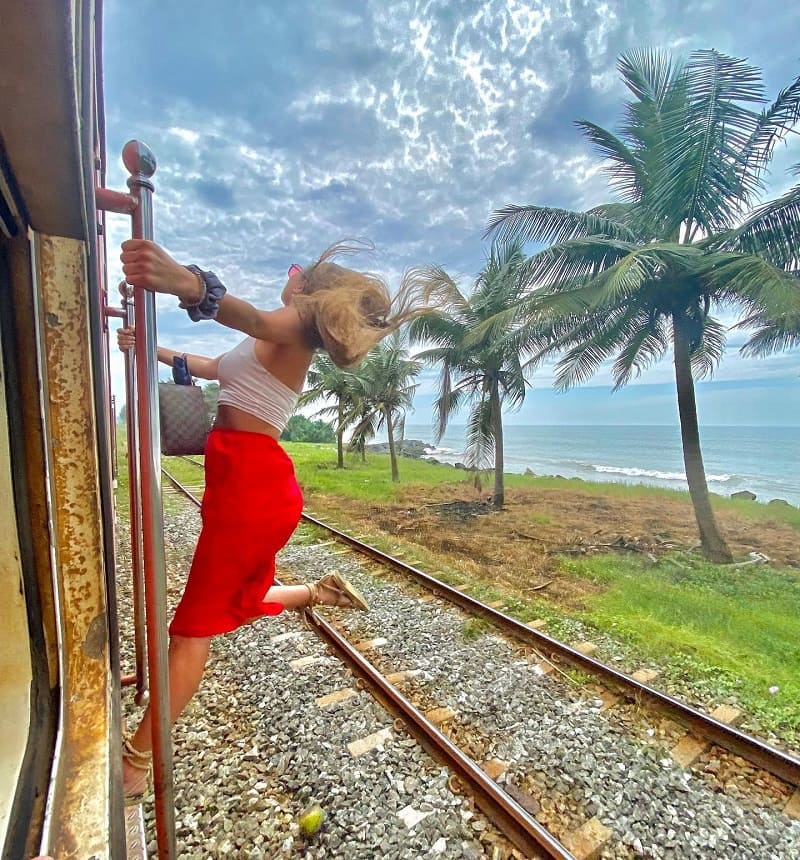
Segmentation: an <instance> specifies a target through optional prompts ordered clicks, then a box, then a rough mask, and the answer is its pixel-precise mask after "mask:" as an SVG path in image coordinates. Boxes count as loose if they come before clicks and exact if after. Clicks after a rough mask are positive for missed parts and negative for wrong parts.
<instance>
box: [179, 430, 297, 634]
mask: <svg viewBox="0 0 800 860" xmlns="http://www.w3.org/2000/svg"><path fill="white" fill-rule="evenodd" d="M205 461H206V462H205V471H206V489H205V494H204V496H203V506H202V508H201V516H202V519H203V528H202V531H201V532H200V539H199V541H198V543H197V548H196V549H195V553H194V559H193V561H192V568H191V570H190V571H189V579H188V581H187V583H186V588H185V590H184V592H183V597H182V598H181V601H180V603H179V604H178V608H177V609H176V610H175V615H174V617H173V619H172V623H171V624H170V627H169V632H170V634H175V635H177V636H194V637H205V636H215V635H217V634H219V633H228V632H230V631H231V630H235V629H236V628H237V627H241V625H242V624H245V623H247V622H248V621H250V620H252V619H254V618H257V617H259V616H261V615H277V614H278V613H279V612H281V611H282V610H283V608H284V607H283V604H281V603H265V602H264V594H265V592H266V591H267V589H268V588H269V587H270V586H271V585H272V583H273V580H274V579H275V556H276V554H277V552H278V550H280V549H281V547H283V546H284V545H285V544H286V542H287V541H288V540H289V538H290V537H291V535H292V532H293V531H294V530H295V528H296V527H297V523H298V522H299V521H300V514H301V512H302V509H303V495H302V493H301V491H300V487H299V486H298V484H297V480H296V479H295V475H294V466H293V465H292V461H291V460H290V459H289V456H288V455H287V454H286V452H285V451H284V450H283V448H281V446H280V445H279V444H278V443H277V442H276V441H275V440H274V439H273V438H271V437H270V436H265V435H263V434H262V433H248V432H244V431H240V430H212V431H211V433H210V434H209V436H208V442H207V443H206V451H205Z"/></svg>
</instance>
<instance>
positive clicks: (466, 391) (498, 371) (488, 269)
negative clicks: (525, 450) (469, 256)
mask: <svg viewBox="0 0 800 860" xmlns="http://www.w3.org/2000/svg"><path fill="white" fill-rule="evenodd" d="M524 273H525V256H524V254H523V253H522V248H521V246H520V244H519V243H511V244H505V243H496V244H494V245H492V247H491V249H490V252H489V257H488V259H487V261H486V266H485V267H484V269H483V271H482V272H481V273H480V274H479V275H478V277H477V279H476V281H475V284H474V286H473V290H472V292H471V294H470V295H469V296H465V295H464V294H463V293H462V292H461V291H460V290H459V289H458V286H457V285H456V283H455V282H454V281H453V280H452V279H451V278H450V276H449V275H448V274H447V273H446V272H445V271H444V270H442V269H439V268H433V269H431V270H430V271H429V279H430V283H431V288H432V291H435V292H437V293H438V294H439V295H441V296H442V297H443V298H444V299H445V300H446V301H447V303H448V304H447V312H446V313H444V312H435V313H431V314H426V315H425V316H422V317H420V318H419V319H416V320H414V322H412V323H411V336H412V338H413V339H415V340H417V341H424V342H429V343H433V344H434V346H433V347H431V348H429V349H426V350H425V351H424V352H421V353H419V354H418V356H417V358H419V359H421V360H423V361H425V362H427V363H430V364H441V374H440V377H439V396H438V398H437V400H436V404H435V407H434V408H435V411H436V429H435V433H436V440H437V442H438V441H439V440H440V439H441V438H442V436H443V435H444V433H445V431H446V429H447V423H448V421H449V420H450V417H451V416H452V414H453V413H454V412H457V411H458V409H459V408H460V407H461V406H462V405H463V404H464V403H465V402H467V403H470V404H471V407H470V413H469V419H468V422H467V440H466V441H467V447H466V452H465V453H466V459H467V465H468V466H469V467H470V468H472V469H482V468H485V467H486V466H487V465H488V464H489V463H490V462H491V460H492V458H493V459H494V493H493V496H492V501H493V504H494V506H495V507H496V508H498V509H499V508H502V507H503V504H504V502H505V484H504V476H503V469H504V461H503V415H502V410H503V406H504V405H505V404H508V405H510V406H512V407H519V406H520V405H521V404H522V403H523V401H524V400H525V389H526V384H527V383H526V379H525V371H524V369H523V367H522V364H521V356H522V355H523V354H524V353H525V352H526V351H527V350H528V349H529V348H530V346H531V339H530V334H529V333H528V332H525V331H524V330H521V329H520V327H519V325H518V324H517V312H518V310H519V306H520V302H521V300H522V298H523V297H524V295H525V290H526V286H527V280H526V279H525V278H524V277H523V275H524Z"/></svg>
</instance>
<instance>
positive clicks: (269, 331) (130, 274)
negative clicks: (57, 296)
mask: <svg viewBox="0 0 800 860" xmlns="http://www.w3.org/2000/svg"><path fill="white" fill-rule="evenodd" d="M120 259H121V260H122V271H123V272H124V273H125V280H126V281H127V282H128V283H129V284H131V285H133V286H134V287H142V288H143V289H145V290H149V291H150V292H154V293H167V294H169V295H173V296H177V297H178V298H179V299H180V300H181V302H183V304H184V305H187V306H188V305H193V304H196V303H197V302H198V301H200V300H201V299H202V298H203V295H204V293H205V290H204V288H203V286H202V284H201V282H200V279H199V278H198V277H197V275H196V274H194V273H193V272H191V271H189V270H188V269H187V268H186V267H185V266H182V265H181V264H180V263H177V262H176V261H175V260H173V259H172V257H170V255H169V254H168V253H167V252H166V251H165V250H164V249H163V248H161V247H160V246H159V245H156V243H155V242H150V241H148V240H146V239H128V241H126V242H123V243H122V254H121V256H120ZM216 320H217V322H219V323H222V325H224V326H227V327H228V328H232V329H236V330H237V331H240V332H243V333H244V334H248V335H250V336H251V337H255V338H258V339H259V340H268V341H271V342H272V343H297V342H301V341H302V340H303V338H304V333H303V326H302V323H301V321H300V315H299V314H298V313H297V311H296V310H295V308H293V307H291V306H290V307H283V308H278V309H277V310H274V311H262V310H259V309H258V308H256V307H254V306H253V305H251V304H250V303H249V302H246V301H244V300H243V299H238V298H236V296H232V295H231V294H230V293H226V294H225V295H224V296H223V297H222V298H221V299H219V309H218V311H217V316H216Z"/></svg>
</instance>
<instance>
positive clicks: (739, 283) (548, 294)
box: [487, 50, 800, 562]
mask: <svg viewBox="0 0 800 860" xmlns="http://www.w3.org/2000/svg"><path fill="white" fill-rule="evenodd" d="M618 67H619V70H620V72H621V73H622V77H623V79H624V82H625V84H626V85H627V87H628V89H629V90H630V91H631V92H632V94H633V99H632V100H630V101H629V102H628V103H627V104H626V107H625V112H624V121H623V124H622V127H621V129H620V132H619V134H618V135H615V134H613V133H611V132H609V131H606V130H605V129H603V128H601V127H599V126H597V125H595V124H594V123H591V122H588V121H585V120H581V121H579V122H578V123H577V125H578V127H579V128H580V129H581V130H582V131H583V133H584V134H585V135H586V136H587V137H588V138H589V140H590V141H591V142H592V143H593V144H594V146H595V147H596V148H597V149H598V150H599V152H600V154H601V155H602V156H603V157H604V159H605V161H606V169H607V172H608V174H609V175H610V178H611V185H612V187H613V188H614V189H615V190H616V192H617V193H618V195H619V197H620V198H621V200H620V201H618V202H614V203H611V204H607V205H604V206H598V207H596V208H594V209H590V210H589V211H588V212H575V211H568V210H563V209H555V208H553V207H548V206H509V207H507V208H505V209H502V210H500V211H498V212H495V213H494V215H493V216H492V219H491V221H490V223H489V227H488V230H487V232H488V233H489V234H492V235H498V236H503V237H509V236H511V237H514V238H517V239H520V240H522V241H536V242H542V243H552V244H550V247H548V248H546V249H545V250H543V251H541V252H540V253H538V254H536V255H534V256H533V257H532V258H531V259H530V262H529V266H528V277H529V279H530V280H529V283H531V284H536V285H537V288H536V289H535V290H534V292H533V299H532V301H531V302H530V303H529V306H528V309H529V311H530V312H531V314H532V317H533V318H535V319H536V323H537V325H541V323H542V320H548V319H549V320H550V324H551V330H550V334H551V337H552V341H551V344H550V347H549V349H548V350H546V351H545V352H552V353H555V352H559V353H562V352H563V353H564V354H563V357H562V359H561V360H560V362H559V364H558V365H557V370H558V375H557V379H556V384H557V386H558V387H561V388H568V387H570V386H571V385H574V384H576V383H580V382H582V381H584V380H585V379H587V378H588V377H590V376H591V375H592V374H593V373H595V371H596V370H597V369H598V368H599V367H600V366H601V364H602V363H603V362H604V361H606V360H607V359H609V358H611V357H612V356H614V355H615V354H616V361H615V363H614V367H613V374H614V381H615V388H618V387H620V386H622V385H624V384H625V383H627V382H628V381H629V380H630V379H631V378H632V377H633V376H635V375H638V374H639V373H641V371H642V370H644V369H645V368H646V367H648V366H649V365H650V364H652V363H653V362H655V361H657V360H658V359H660V358H661V357H662V356H663V355H664V354H665V353H666V351H667V350H668V348H669V346H670V343H671V345H672V351H673V358H674V366H675V382H676V388H677V400H678V412H679V417H680V426H681V438H682V444H683V456H684V464H685V468H686V478H687V482H688V485H689V493H690V496H691V500H692V504H693V506H694V511H695V517H696V520H697V525H698V528H699V531H700V540H701V545H702V549H703V552H704V554H705V555H706V557H707V558H709V559H710V560H712V561H717V562H729V561H731V553H730V550H729V549H728V547H727V544H726V543H725V540H724V538H723V537H722V534H721V533H720V530H719V528H718V526H717V523H716V520H715V518H714V513H713V511H712V508H711V504H710V501H709V495H708V487H707V484H706V477H705V469H704V466H703V459H702V454H701V450H700V435H699V429H698V421H697V407H696V403H695V387H694V383H695V377H698V378H702V377H703V376H706V375H709V374H711V373H712V372H713V370H714V368H715V367H716V365H717V363H718V362H719V360H720V358H721V357H722V354H723V352H724V347H725V338H726V327H725V326H724V325H723V324H722V323H721V322H720V320H719V319H717V318H716V317H715V316H713V315H712V310H713V311H715V312H717V311H719V310H721V309H725V308H729V307H735V308H737V309H739V311H740V312H743V313H744V317H745V320H746V321H747V323H748V324H750V325H757V326H759V325H760V326H761V327H762V328H764V327H767V328H768V329H769V330H770V331H772V333H773V340H772V341H769V339H768V338H767V342H768V347H769V345H771V346H772V347H774V348H777V347H778V346H779V345H780V344H781V343H784V344H785V340H784V341H781V340H780V336H778V337H777V339H776V338H775V337H774V335H775V331H776V330H778V331H779V332H780V331H781V330H784V331H785V328H786V326H789V325H790V324H791V321H792V320H794V321H796V320H797V319H798V316H799V315H800V289H799V288H798V287H799V283H798V279H797V261H798V252H799V251H800V227H798V223H799V222H798V200H799V199H800V195H798V193H797V189H795V190H794V192H793V193H791V194H790V195H788V197H787V199H784V200H778V201H775V202H774V203H772V204H768V205H767V206H764V207H762V208H760V209H757V210H756V211H755V212H753V213H752V214H750V215H749V216H748V212H749V210H750V209H751V208H752V206H753V205H755V204H756V203H757V202H758V200H759V198H760V195H761V193H762V192H763V190H764V183H763V177H764V174H765V171H766V168H767V167H768V165H769V162H770V160H771V157H772V154H773V150H774V147H775V145H776V143H777V142H779V141H781V140H783V139H784V138H785V137H786V136H787V135H788V134H789V133H790V131H791V129H792V127H793V125H794V124H796V123H797V121H798V118H800V78H797V79H796V80H795V81H794V82H793V83H792V84H790V86H788V87H787V88H786V89H784V90H783V91H782V92H781V93H780V94H779V95H778V97H777V99H776V100H775V101H774V102H773V103H772V104H770V105H769V106H767V107H766V108H764V109H763V110H756V109H755V108H754V107H753V106H755V105H758V104H760V103H763V102H764V101H765V100H764V96H763V87H762V84H761V74H760V72H759V70H758V69H756V68H755V67H753V66H750V65H748V64H747V63H745V62H744V61H743V60H739V59H735V58H731V57H727V56H724V55H722V54H719V53H717V52H716V51H698V52H696V53H694V54H692V55H691V57H690V59H689V61H688V62H687V63H685V64H675V63H673V61H672V59H671V58H670V56H669V55H668V54H665V53H662V52H659V51H655V50H643V51H637V52H633V53H631V54H628V55H625V56H623V57H622V58H621V59H620V61H619V64H618ZM737 225H738V226H737ZM758 343H759V341H758V337H757V336H756V338H755V339H754V340H751V341H750V342H749V343H748V344H747V345H746V346H745V351H747V350H752V349H753V348H754V347H755V346H757V345H758ZM543 354H544V353H542V352H540V353H539V355H538V356H537V358H541V357H542V355H543Z"/></svg>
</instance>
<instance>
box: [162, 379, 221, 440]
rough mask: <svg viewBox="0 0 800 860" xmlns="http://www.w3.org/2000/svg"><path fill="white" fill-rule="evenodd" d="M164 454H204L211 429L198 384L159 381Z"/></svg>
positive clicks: (201, 391) (201, 390)
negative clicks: (176, 383)
mask: <svg viewBox="0 0 800 860" xmlns="http://www.w3.org/2000/svg"><path fill="white" fill-rule="evenodd" d="M158 410H159V417H160V423H161V453H162V454H164V455H165V456H175V455H179V454H202V453H203V452H204V451H205V447H206V439H207V438H208V431H209V429H210V426H209V424H210V422H209V418H208V411H207V410H206V404H205V400H203V389H202V388H200V386H199V385H175V384H174V383H172V382H159V383H158Z"/></svg>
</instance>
